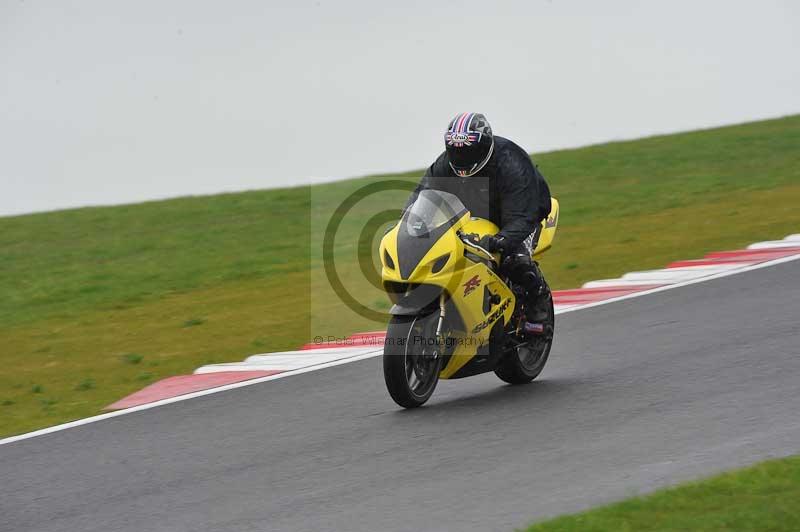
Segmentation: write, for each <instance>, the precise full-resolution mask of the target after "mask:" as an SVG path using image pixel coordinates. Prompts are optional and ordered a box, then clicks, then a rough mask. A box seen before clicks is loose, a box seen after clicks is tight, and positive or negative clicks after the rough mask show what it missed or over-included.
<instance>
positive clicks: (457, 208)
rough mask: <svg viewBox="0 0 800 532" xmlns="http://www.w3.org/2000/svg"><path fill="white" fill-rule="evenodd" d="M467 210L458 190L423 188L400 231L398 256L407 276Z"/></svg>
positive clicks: (401, 267) (401, 270)
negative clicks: (453, 192) (458, 194)
mask: <svg viewBox="0 0 800 532" xmlns="http://www.w3.org/2000/svg"><path fill="white" fill-rule="evenodd" d="M466 212H467V208H466V207H464V204H463V203H462V202H461V200H460V199H458V197H457V196H456V195H454V194H450V193H449V192H444V191H441V190H432V189H425V190H421V191H420V193H419V195H418V196H417V199H416V200H415V201H414V203H413V204H412V205H411V206H410V207H409V208H408V209H407V210H406V212H405V213H404V214H403V218H402V219H401V220H400V227H399V228H398V231H397V258H398V262H399V264H398V266H399V268H400V276H401V277H402V278H403V279H408V277H409V276H410V275H411V273H412V272H413V271H414V269H415V268H416V267H417V265H418V264H419V261H421V260H422V258H423V257H424V256H425V255H426V254H427V253H428V251H429V250H430V249H431V248H432V247H433V245H434V244H436V242H437V241H438V240H439V239H440V238H441V237H442V235H444V234H445V233H446V232H447V231H448V230H449V229H450V228H451V227H453V224H455V223H456V221H458V220H459V219H460V218H461V217H462V216H464V214H466Z"/></svg>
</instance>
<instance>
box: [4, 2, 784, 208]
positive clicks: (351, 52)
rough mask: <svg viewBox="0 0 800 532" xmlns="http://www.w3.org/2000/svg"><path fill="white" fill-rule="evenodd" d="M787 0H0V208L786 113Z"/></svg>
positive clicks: (102, 199) (200, 187) (416, 162)
mask: <svg viewBox="0 0 800 532" xmlns="http://www.w3.org/2000/svg"><path fill="white" fill-rule="evenodd" d="M798 56H800V2H796V1H793V0H787V1H783V2H780V1H755V0H754V1H735V0H734V1H731V0H727V1H725V0H720V1H697V0H692V1H674V0H673V1H663V2H655V1H653V2H641V1H613V0H608V1H606V2H597V1H592V0H585V1H578V0H573V1H562V0H552V1H538V0H537V1H519V2H510V1H500V2H496V1H494V2H489V1H486V0H483V1H476V2H472V1H469V0H460V1H458V2H431V1H427V2H423V1H420V2H414V1H405V2H377V1H374V0H373V1H367V0H364V1H338V2H329V1H326V0H320V1H312V2H305V1H291V2H288V1H287V2H271V1H238V0H237V1H231V0H226V1H218V2H208V1H200V0H191V1H190V0H175V1H167V0H158V1H144V0H129V1H127V2H123V1H111V0H97V1H81V0H71V1H68V2H65V1H59V0H51V1H36V0H25V1H20V0H0V184H1V185H2V187H1V188H0V215H3V214H11V213H23V212H31V211H39V210H50V209H56V208H62V207H70V206H80V205H91V204H111V203H123V202H132V201H140V200H144V199H152V198H162V197H170V196H176V195H187V194H206V193H213V192H218V191H223V190H244V189H254V188H268V187H276V186H283V185H289V184H304V183H308V182H309V181H310V180H313V181H315V182H316V181H322V180H329V179H337V178H343V177H351V176H357V175H364V174H369V173H375V172H386V171H395V170H408V169H412V168H418V167H422V166H425V165H427V164H429V162H430V160H431V159H433V158H434V157H435V156H436V155H437V154H438V152H439V151H440V150H441V148H442V131H443V130H444V128H445V126H446V124H447V122H448V120H449V119H450V118H451V116H452V115H454V114H456V113H458V112H461V111H466V110H474V111H479V112H483V113H485V114H486V115H487V117H488V119H489V121H490V122H491V123H492V125H493V127H494V129H495V132H496V133H498V134H500V135H504V136H508V137H511V138H512V139H514V140H516V141H517V142H519V143H520V144H522V145H523V146H524V147H525V148H527V149H528V150H529V151H534V152H535V151H545V150H550V149H553V148H557V147H571V146H579V145H584V144H588V143H595V142H599V141H605V140H611V139H620V138H632V137H637V136H642V135H647V134H653V133H660V132H670V131H677V130H685V129H693V128H698V127H707V126H711V125H718V124H726V123H734V122H741V121H746V120H751V119H757V118H766V117H774V116H780V115H785V114H792V113H796V112H800V96H799V95H800V61H798Z"/></svg>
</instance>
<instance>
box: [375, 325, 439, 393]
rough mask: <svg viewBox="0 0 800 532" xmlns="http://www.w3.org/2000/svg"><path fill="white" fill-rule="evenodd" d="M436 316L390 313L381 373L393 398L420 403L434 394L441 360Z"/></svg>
mask: <svg viewBox="0 0 800 532" xmlns="http://www.w3.org/2000/svg"><path fill="white" fill-rule="evenodd" d="M437 323H438V316H437V315H436V314H430V315H428V316H393V317H392V319H391V320H390V321H389V326H388V328H387V330H386V343H385V344H384V349H383V377H384V380H385V381H386V389H387V390H388V391H389V395H391V396H392V399H394V402H395V403H397V404H398V405H400V406H402V407H403V408H416V407H418V406H422V405H423V404H425V402H426V401H427V400H428V399H429V398H430V397H431V395H433V391H434V390H435V389H436V384H437V383H438V382H439V371H440V370H441V364H442V353H441V347H440V346H439V345H438V342H437V338H436V325H437Z"/></svg>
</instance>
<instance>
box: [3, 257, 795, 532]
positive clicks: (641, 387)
mask: <svg viewBox="0 0 800 532" xmlns="http://www.w3.org/2000/svg"><path fill="white" fill-rule="evenodd" d="M557 327H558V333H557V340H556V345H555V347H554V350H553V353H552V356H551V361H550V362H549V364H548V367H547V368H546V369H545V372H544V373H543V375H542V377H541V380H540V381H537V382H535V383H533V384H531V385H528V386H523V387H511V386H506V385H503V384H502V383H501V382H500V381H499V380H498V379H497V378H496V377H495V376H494V375H483V376H479V377H473V378H469V379H464V380H460V381H452V382H442V383H440V387H439V389H438V390H437V393H436V394H435V395H434V397H433V399H432V400H431V402H430V403H429V406H427V407H425V408H421V409H418V410H415V411H403V410H400V409H398V408H397V407H395V405H394V404H393V403H392V402H391V400H390V399H389V398H388V396H387V394H386V392H385V390H384V386H383V381H382V375H381V365H380V359H379V358H375V359H369V360H365V361H362V362H358V363H354V364H347V365H343V366H337V367H333V368H328V369H325V370H322V371H318V372H312V373H306V374H302V375H297V376H293V377H289V378H285V379H280V380H276V381H273V382H265V383H262V384H259V385H254V386H250V387H246V388H241V389H237V390H230V391H226V392H222V393H219V394H215V395H208V396H204V397H200V398H197V399H193V400H190V401H185V402H179V403H174V404H169V405H166V406H162V407H159V408H155V409H152V410H146V411H142V412H136V413H132V414H130V415H126V416H121V417H116V418H112V419H108V420H104V421H100V422H97V423H92V424H89V425H84V426H81V427H77V428H73V429H69V430H65V431H62V432H57V433H53V434H48V435H44V436H40V437H36V438H33V439H28V440H23V441H19V442H15V443H11V444H8V445H4V446H0V479H2V482H0V531H2V532H7V531H9V532H10V531H28V530H31V531H33V530H35V531H37V532H44V531H102V532H109V531H120V530H121V531H136V532H140V531H143V530H147V531H150V530H154V531H161V530H169V531H187V532H188V531H206V530H214V531H226V532H229V531H270V530H292V531H305V530H309V531H312V530H313V531H318V530H343V531H359V530H368V531H384V530H385V531H393V530H426V531H428V530H459V531H466V530H511V529H513V528H514V527H521V526H523V525H525V524H527V523H529V522H530V521H532V520H538V519H541V518H544V517H547V516H552V515H555V514H559V513H565V512H571V511H575V510H579V509H582V508H586V507H589V506H593V505H596V504H600V503H604V502H608V501H612V500H615V499H619V498H623V497H626V496H628V495H631V494H634V493H640V492H645V491H648V490H652V489H654V488H657V487H659V486H663V485H665V484H670V483H674V482H677V481H681V480H686V479H691V478H697V477H700V476H704V475H707V474H710V473H713V472H716V471H718V470H721V469H725V468H730V467H734V466H740V465H746V464H748V463H751V462H754V461H757V460H761V459H764V458H768V457H773V456H783V455H788V454H793V453H797V452H800V261H792V262H786V263H783V264H778V265H775V266H772V267H769V268H764V269H761V270H756V271H750V272H746V273H742V274H740V275H734V276H731V277H725V278H721V279H715V280H712V281H709V282H706V283H700V284H695V285H691V286H685V287H681V288H676V289H674V290H669V291H666V292H662V293H658V294H652V295H648V296H644V297H640V298H636V299H630V300H627V301H621V302H617V303H612V304H609V305H606V306H601V307H596V308H591V309H586V310H581V311H577V312H573V313H569V314H565V315H563V316H559V317H558V321H557Z"/></svg>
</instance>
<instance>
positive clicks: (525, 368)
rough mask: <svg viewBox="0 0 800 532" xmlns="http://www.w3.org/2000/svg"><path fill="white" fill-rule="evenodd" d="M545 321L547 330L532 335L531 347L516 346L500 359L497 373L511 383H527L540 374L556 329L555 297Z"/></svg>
mask: <svg viewBox="0 0 800 532" xmlns="http://www.w3.org/2000/svg"><path fill="white" fill-rule="evenodd" d="M547 314H548V315H547V320H546V321H545V332H544V334H542V335H541V336H530V337H529V338H528V341H529V342H530V346H529V347H527V346H526V347H515V348H513V349H512V351H511V352H509V353H507V354H506V356H505V358H504V359H503V360H501V361H500V363H499V364H498V366H497V368H496V369H495V370H494V372H495V374H496V375H497V376H498V377H499V378H500V380H502V381H505V382H507V383H509V384H527V383H529V382H531V381H532V380H533V379H535V378H536V377H538V376H539V374H540V373H541V372H542V370H543V369H544V365H545V364H546V363H547V358H548V357H549V356H550V348H551V347H552V346H553V331H554V329H555V310H554V308H553V298H552V296H551V297H550V308H549V311H548V313H547Z"/></svg>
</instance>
